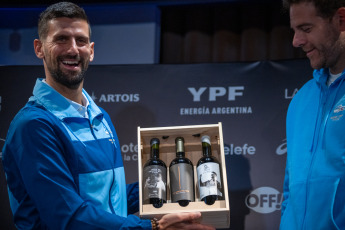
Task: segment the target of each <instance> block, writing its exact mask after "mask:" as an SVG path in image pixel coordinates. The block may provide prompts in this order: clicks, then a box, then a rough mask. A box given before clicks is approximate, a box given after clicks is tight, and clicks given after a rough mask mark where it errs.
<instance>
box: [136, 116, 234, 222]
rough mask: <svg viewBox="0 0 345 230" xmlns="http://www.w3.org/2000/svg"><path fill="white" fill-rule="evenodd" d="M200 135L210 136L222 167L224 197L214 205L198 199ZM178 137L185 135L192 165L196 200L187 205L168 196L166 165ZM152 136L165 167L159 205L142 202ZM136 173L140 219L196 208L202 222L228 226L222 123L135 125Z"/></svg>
mask: <svg viewBox="0 0 345 230" xmlns="http://www.w3.org/2000/svg"><path fill="white" fill-rule="evenodd" d="M203 135H208V136H210V138H211V148H212V155H213V156H214V157H216V158H217V159H218V161H219V163H220V168H221V177H222V187H223V191H222V192H223V198H224V200H217V201H216V202H215V203H214V204H213V205H207V204H205V203H204V202H203V201H200V200H199V192H198V186H197V173H196V165H197V162H198V160H199V159H200V158H201V157H202V146H201V139H200V138H201V136H203ZM179 136H181V137H183V138H184V140H185V145H184V146H185V153H186V157H187V158H188V159H190V160H191V161H192V163H193V165H194V184H195V186H194V196H195V202H190V203H189V205H188V206H186V207H181V206H180V205H179V204H178V203H171V197H170V184H169V165H170V162H171V161H172V160H173V159H174V158H175V157H176V153H175V151H176V149H175V138H176V137H179ZM154 137H156V138H159V140H160V146H159V147H160V148H159V151H160V154H159V158H160V159H161V160H163V161H164V162H165V164H166V166H167V203H165V204H163V206H162V207H161V208H155V207H153V205H152V204H143V181H142V174H143V167H144V164H145V163H146V161H147V160H148V159H149V158H150V140H151V138H154ZM138 172H139V197H140V198H139V202H140V203H139V205H140V206H139V215H140V217H141V218H145V219H146V218H147V219H151V218H153V217H156V218H160V217H161V216H163V215H164V214H168V213H178V212H189V211H198V212H201V214H202V221H201V222H202V223H204V224H207V225H212V226H214V227H215V228H228V227H229V225H230V207H229V197H228V184H227V177H226V167H225V156H224V143H223V132H222V123H221V122H219V123H218V124H210V125H190V126H170V127H156V128H140V127H138Z"/></svg>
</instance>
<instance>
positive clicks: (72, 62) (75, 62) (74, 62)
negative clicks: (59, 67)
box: [62, 61, 78, 65]
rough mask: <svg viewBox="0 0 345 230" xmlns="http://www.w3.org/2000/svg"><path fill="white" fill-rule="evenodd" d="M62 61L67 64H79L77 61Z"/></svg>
mask: <svg viewBox="0 0 345 230" xmlns="http://www.w3.org/2000/svg"><path fill="white" fill-rule="evenodd" d="M62 63H64V64H67V65H77V64H78V62H77V61H63V62H62Z"/></svg>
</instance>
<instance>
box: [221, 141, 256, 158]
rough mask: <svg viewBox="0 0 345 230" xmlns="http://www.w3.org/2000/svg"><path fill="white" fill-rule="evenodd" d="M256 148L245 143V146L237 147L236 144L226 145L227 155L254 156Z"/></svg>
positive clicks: (225, 152) (225, 151)
mask: <svg viewBox="0 0 345 230" xmlns="http://www.w3.org/2000/svg"><path fill="white" fill-rule="evenodd" d="M255 152H256V148H255V147H254V146H249V145H248V144H247V143H245V144H244V145H243V146H235V145H234V144H230V145H224V154H225V155H254V154H255Z"/></svg>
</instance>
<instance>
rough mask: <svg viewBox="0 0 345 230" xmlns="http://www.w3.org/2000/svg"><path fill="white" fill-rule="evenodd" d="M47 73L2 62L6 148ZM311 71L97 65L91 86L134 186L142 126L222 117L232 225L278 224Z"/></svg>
mask: <svg viewBox="0 0 345 230" xmlns="http://www.w3.org/2000/svg"><path fill="white" fill-rule="evenodd" d="M42 76H44V73H43V67H42V66H1V67H0V82H1V83H0V148H2V147H3V143H4V139H5V137H6V132H7V129H8V127H9V124H10V121H11V120H12V119H13V116H14V115H15V114H16V112H17V111H18V110H19V109H20V108H21V107H22V106H23V105H24V104H25V103H26V101H27V100H28V98H29V96H30V95H31V92H32V88H33V86H34V84H35V80H36V78H37V77H42ZM311 76H312V70H311V68H310V67H309V61H308V60H305V59H300V60H288V61H279V62H271V61H264V62H248V63H224V64H192V65H115V66H114V65H109V66H107V65H102V66H101V65H92V66H90V68H89V70H88V72H87V76H86V82H85V85H84V88H85V89H86V90H87V91H88V93H89V94H90V95H92V97H93V99H94V100H95V102H96V103H97V104H98V105H99V106H101V107H103V108H104V109H105V110H106V111H107V112H108V113H109V114H110V116H111V118H112V121H113V123H114V125H115V128H116V130H117V133H118V136H119V139H120V143H121V148H122V155H123V161H124V165H125V170H126V179H127V182H129V183H130V182H134V181H137V180H138V179H137V178H138V172H137V157H138V156H137V150H138V146H137V126H140V127H143V128H146V127H161V126H180V125H203V124H216V123H218V122H222V124H223V133H224V143H225V146H224V147H225V158H226V168H227V175H228V186H229V195H230V209H231V229H278V226H279V221H280V205H281V202H282V190H283V179H284V170H285V159H286V137H285V115H286V112H287V108H288V104H289V103H290V101H291V99H292V97H293V96H294V95H295V94H296V93H297V91H298V89H299V88H300V87H301V86H302V85H303V84H304V83H305V82H306V81H307V80H309V79H310V78H311ZM187 156H188V153H187ZM0 167H1V168H0V170H1V173H0V175H1V176H0V198H1V200H0V202H1V205H0V215H1V216H0V225H1V224H2V225H6V224H7V225H6V226H7V227H8V226H10V224H9V219H10V218H11V217H10V213H9V205H8V200H7V191H6V181H5V177H4V173H3V168H2V166H1V165H0ZM6 226H0V229H6V228H5V227H6Z"/></svg>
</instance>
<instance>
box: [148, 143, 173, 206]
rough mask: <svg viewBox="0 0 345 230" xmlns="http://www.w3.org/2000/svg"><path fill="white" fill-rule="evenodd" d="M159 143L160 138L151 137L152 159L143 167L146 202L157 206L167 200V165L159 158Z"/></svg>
mask: <svg viewBox="0 0 345 230" xmlns="http://www.w3.org/2000/svg"><path fill="white" fill-rule="evenodd" d="M159 143H160V142H159V139H158V138H152V139H151V141H150V145H151V154H150V159H149V160H148V161H147V162H146V163H145V165H144V168H143V187H144V188H143V191H144V199H143V200H144V204H152V205H153V206H154V207H155V208H160V207H162V206H163V203H166V200H167V195H166V194H167V193H166V181H167V167H166V165H165V163H164V162H163V161H162V160H161V159H159Z"/></svg>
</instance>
